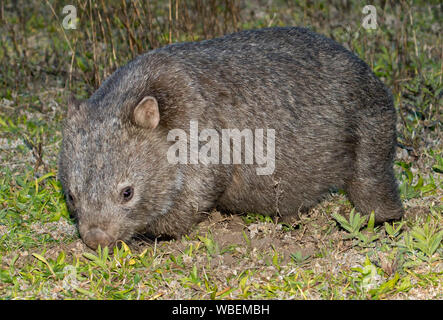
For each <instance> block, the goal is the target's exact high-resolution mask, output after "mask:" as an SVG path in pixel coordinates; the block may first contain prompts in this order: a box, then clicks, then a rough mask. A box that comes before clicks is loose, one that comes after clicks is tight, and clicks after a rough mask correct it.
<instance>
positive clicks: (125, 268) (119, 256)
mask: <svg viewBox="0 0 443 320" xmlns="http://www.w3.org/2000/svg"><path fill="white" fill-rule="evenodd" d="M73 2H74V3H73V4H74V5H75V6H76V8H77V13H78V17H79V20H78V26H77V27H78V29H76V30H64V29H62V28H61V26H60V24H61V22H62V20H63V17H64V16H63V15H62V13H61V12H62V8H63V3H62V2H59V1H45V2H40V1H24V0H22V1H4V2H2V3H1V4H0V21H1V22H0V31H1V32H0V70H1V71H0V127H1V131H0V163H1V169H0V298H1V299H91V298H93V299H170V298H174V299H442V298H443V296H442V292H443V290H442V279H443V259H442V253H443V246H442V238H443V218H442V211H443V205H442V202H443V201H442V200H443V192H442V189H443V188H442V187H443V183H442V172H443V150H442V135H441V124H442V122H441V111H440V107H441V101H442V96H443V86H442V76H443V75H442V71H443V69H442V68H443V66H442V57H443V45H442V39H441V36H440V35H441V33H442V25H441V22H440V21H441V4H440V3H439V1H399V2H389V1H377V2H375V6H376V8H377V15H378V21H377V22H378V28H377V29H376V30H365V29H363V28H362V27H361V21H362V19H363V14H362V13H361V11H362V5H361V4H360V2H358V1H315V2H314V1H277V0H275V1H272V2H269V1H258V0H256V1H252V0H251V1H233V0H224V1H222V0H211V1H207V2H206V1H205V2H203V1H199V0H195V1H189V0H187V1H185V0H183V1H174V0H171V1H150V2H142V1H133V2H131V3H130V2H128V1H117V0H115V1H107V2H106V6H105V4H104V2H103V1H96V2H95V3H96V5H92V6H91V5H90V3H91V2H90V1H87V0H78V1H73ZM148 3H149V5H148ZM277 25H278V26H283V25H303V26H308V27H310V28H312V29H313V30H315V31H317V32H320V33H323V34H325V35H327V36H329V37H332V38H334V39H335V40H337V41H338V42H340V43H342V44H343V45H345V46H346V47H348V48H350V49H351V50H352V51H354V52H355V53H356V54H357V55H359V56H360V57H361V58H362V59H363V60H365V61H366V62H367V63H368V64H369V65H370V66H371V67H372V68H373V70H374V71H375V73H376V74H377V75H378V76H379V77H380V78H381V79H382V80H383V81H384V82H385V83H386V84H387V85H388V86H389V87H390V88H391V89H392V92H393V95H394V98H395V105H396V108H397V110H398V114H399V121H398V126H397V129H398V133H399V137H398V142H399V148H398V150H397V157H396V162H395V170H396V174H397V178H398V181H399V186H400V193H401V198H402V200H403V204H404V207H405V209H406V214H405V217H404V218H403V219H402V220H401V221H399V222H396V223H393V224H387V223H386V224H384V225H381V226H374V225H373V223H372V220H371V218H370V217H362V216H361V215H360V214H359V213H358V212H355V210H353V208H352V206H351V205H350V203H349V201H348V200H347V199H346V197H345V196H344V195H343V194H341V193H336V194H332V195H331V196H330V197H329V198H328V199H327V200H326V201H325V202H323V203H322V204H320V205H319V206H317V207H316V208H313V209H312V210H311V211H310V212H309V213H308V214H306V215H304V216H302V217H301V218H300V219H299V220H297V221H295V220H294V221H293V223H292V224H288V223H280V222H278V221H275V220H273V219H271V218H269V217H264V216H261V215H257V214H252V213H249V214H246V215H244V216H242V217H238V216H229V215H223V214H221V213H219V212H212V213H211V214H210V215H209V218H208V220H207V221H205V222H203V223H201V224H200V225H198V226H196V228H195V230H194V231H193V232H192V233H191V234H189V235H187V236H185V237H183V238H182V239H179V240H173V241H156V242H142V241H138V242H135V243H132V244H131V245H130V246H128V245H126V244H123V245H122V246H121V247H120V248H114V249H113V251H112V252H109V251H108V249H107V248H104V249H98V250H97V251H95V252H94V251H91V250H89V249H87V248H86V247H85V246H84V245H83V243H82V242H81V240H80V239H79V237H78V233H77V230H76V228H75V225H74V223H73V221H71V220H70V218H69V214H68V212H67V209H66V205H65V202H64V199H63V196H62V193H61V188H60V184H59V182H58V181H57V180H56V173H57V153H58V149H59V144H60V140H61V121H62V119H63V115H64V112H65V110H66V106H65V104H66V101H67V97H68V96H69V94H70V93H71V92H72V93H74V94H75V95H76V96H78V97H80V98H87V97H88V95H89V94H90V93H91V92H93V91H94V90H95V89H96V88H97V87H98V86H99V85H100V83H101V82H102V81H103V79H105V78H106V77H107V76H108V75H109V74H111V73H112V71H113V70H115V68H117V67H118V66H120V65H123V64H124V63H126V62H128V61H129V60H130V59H132V58H133V57H135V56H136V55H137V54H139V53H140V52H143V51H145V50H149V49H152V48H156V47H159V46H162V45H165V44H167V43H170V42H176V41H191V40H201V39H205V38H212V37H215V36H218V35H221V34H224V33H228V32H232V31H235V30H240V29H251V28H260V27H266V26H277Z"/></svg>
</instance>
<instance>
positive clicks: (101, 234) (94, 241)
mask: <svg viewBox="0 0 443 320" xmlns="http://www.w3.org/2000/svg"><path fill="white" fill-rule="evenodd" d="M83 241H84V242H85V243H86V245H87V246H88V247H90V248H91V249H94V250H95V249H97V248H98V245H100V246H101V247H102V248H104V247H106V246H108V247H112V246H113V244H114V241H113V239H112V238H111V237H110V236H109V235H108V234H107V233H106V232H105V231H103V230H102V229H100V228H93V229H91V230H89V231H88V232H87V233H86V235H85V236H84V237H83Z"/></svg>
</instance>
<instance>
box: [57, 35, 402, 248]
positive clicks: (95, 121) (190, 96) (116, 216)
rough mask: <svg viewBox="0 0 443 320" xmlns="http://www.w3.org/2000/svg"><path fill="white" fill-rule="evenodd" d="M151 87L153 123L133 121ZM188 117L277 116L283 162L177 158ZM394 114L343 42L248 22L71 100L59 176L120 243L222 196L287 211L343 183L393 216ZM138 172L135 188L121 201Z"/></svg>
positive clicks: (261, 120)
mask: <svg viewBox="0 0 443 320" xmlns="http://www.w3.org/2000/svg"><path fill="white" fill-rule="evenodd" d="M144 97H154V98H155V99H156V100H157V101H158V108H159V113H160V122H159V124H158V126H157V127H155V128H152V129H151V128H144V127H141V126H139V125H137V124H136V123H135V122H134V109H135V107H136V106H137V105H138V103H139V102H140V101H141V100H142V99H143V98H144ZM190 120H197V121H198V125H199V129H200V130H202V129H204V128H211V129H215V130H217V131H218V132H221V130H222V129H226V128H238V129H240V130H242V129H245V128H249V129H252V130H254V129H256V128H263V129H267V128H269V129H275V135H276V137H275V171H274V173H273V174H271V175H262V176H260V175H257V174H256V171H255V168H256V167H255V166H252V165H246V164H239V165H222V164H218V165H216V164H211V165H203V164H177V165H173V164H169V163H168V161H167V159H166V156H167V151H168V148H169V147H170V146H171V144H172V143H173V142H168V141H167V139H166V136H167V134H168V132H169V130H171V129H183V130H185V131H186V132H188V131H189V123H190ZM395 127H396V112H395V109H394V107H393V101H392V97H391V94H390V92H389V90H388V89H387V88H386V87H385V86H384V84H383V83H382V82H381V81H380V80H379V79H378V78H377V77H376V76H375V75H374V74H373V72H372V71H371V70H370V68H369V67H368V66H367V65H366V64H365V63H364V62H363V61H362V60H360V59H359V58H357V57H356V56H355V55H354V54H353V53H351V52H350V51H348V50H346V49H345V48H343V47H342V46H341V45H339V44H338V43H336V42H334V41H333V40H331V39H328V38H326V37H324V36H321V35H318V34H316V33H314V32H312V31H309V30H308V29H305V28H298V27H285V28H266V29H261V30H254V31H242V32H238V33H234V34H231V35H227V36H224V37H222V38H217V39H212V40H206V41H201V42H191V43H177V44H171V45H168V46H166V47H163V48H160V49H156V50H152V51H150V52H147V53H145V54H143V55H141V56H139V57H137V58H136V59H135V60H133V61H131V62H130V63H128V64H127V65H125V66H123V67H121V68H119V69H118V70H117V71H115V72H114V73H113V74H112V75H111V76H110V77H109V78H108V79H107V80H106V81H105V82H104V83H103V84H102V86H101V87H100V88H99V89H98V90H97V91H96V92H95V93H94V94H93V95H92V96H91V97H90V99H88V100H87V101H84V102H81V103H72V104H71V105H70V106H69V110H68V115H67V119H66V121H65V125H64V129H63V142H62V147H61V151H60V157H59V179H60V180H61V182H62V185H63V189H64V191H65V194H67V203H68V206H69V209H70V211H71V212H73V213H74V214H75V215H76V216H77V219H78V227H79V231H80V234H81V236H82V237H83V239H84V237H85V235H86V234H87V233H88V232H89V231H90V230H92V229H97V228H98V229H100V230H102V231H104V232H105V233H106V235H107V238H106V241H105V243H104V244H109V245H111V244H112V243H115V241H116V240H118V239H121V240H125V241H127V240H129V239H130V238H131V237H133V236H134V235H136V234H145V233H148V234H151V235H153V236H159V235H168V236H172V237H178V236H180V235H183V234H185V233H186V232H188V231H189V229H190V228H191V227H192V226H193V225H194V224H195V223H197V222H199V221H201V220H202V219H203V218H204V216H205V215H204V214H203V213H205V212H208V211H210V210H211V209H213V208H215V207H216V208H218V209H220V210H222V211H225V212H233V213H244V212H255V213H261V214H266V215H280V216H281V217H282V218H283V219H286V218H288V217H291V216H294V215H297V214H298V213H299V212H303V211H306V210H308V209H309V208H311V207H312V206H314V205H315V204H316V203H318V202H319V201H321V200H322V199H323V197H324V196H325V195H327V194H328V192H329V191H330V190H331V189H333V188H335V189H343V190H345V191H346V192H347V194H348V196H349V199H350V200H351V202H352V203H353V204H354V205H355V207H356V209H357V210H358V211H360V212H362V213H364V214H369V213H370V212H371V211H373V210H374V211H375V217H376V221H377V222H383V221H387V220H390V219H398V218H400V217H401V216H402V213H403V209H402V205H401V202H400V198H399V195H398V191H397V185H396V181H395V178H394V173H393V157H394V151H395V146H396V129H395ZM265 150H266V149H265ZM126 186H131V187H132V188H133V190H134V192H133V193H134V194H133V197H132V199H131V200H130V201H127V202H123V201H122V198H121V190H122V188H125V187H126ZM102 242H103V241H102ZM102 242H100V241H99V240H97V239H95V240H91V241H89V243H87V244H88V245H89V246H91V247H96V246H97V245H98V244H99V243H100V244H103V243H102Z"/></svg>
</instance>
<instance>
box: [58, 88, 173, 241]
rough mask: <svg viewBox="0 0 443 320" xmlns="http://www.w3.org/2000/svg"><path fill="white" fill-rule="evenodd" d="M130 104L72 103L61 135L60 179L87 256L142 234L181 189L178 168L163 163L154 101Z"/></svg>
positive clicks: (163, 136)
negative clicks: (96, 250) (100, 247)
mask: <svg viewBox="0 0 443 320" xmlns="http://www.w3.org/2000/svg"><path fill="white" fill-rule="evenodd" d="M128 101H129V99H128V100H127V101H126V102H122V101H115V102H113V101H108V102H107V104H108V105H106V106H104V105H103V103H100V104H95V103H94V102H93V101H91V99H90V100H88V101H86V102H82V103H71V105H70V106H69V108H68V114H67V119H66V120H65V125H64V128H63V142H62V146H61V151H60V156H59V179H60V181H61V183H62V186H63V190H64V193H65V196H66V202H67V205H68V208H69V211H70V213H71V214H72V215H73V216H74V217H75V218H76V220H77V222H78V229H79V232H80V235H81V237H82V239H83V241H84V242H85V243H86V244H87V245H88V246H89V247H91V248H93V249H95V248H97V247H98V245H101V246H102V247H104V246H112V245H114V244H115V243H116V241H117V240H123V241H126V240H129V239H130V238H131V237H132V236H134V235H136V234H140V233H145V232H146V229H147V227H149V223H150V221H154V219H156V217H158V216H160V215H162V214H165V213H166V212H167V211H168V210H169V208H170V206H171V205H172V201H173V197H174V195H175V194H177V192H178V190H179V188H180V187H181V173H180V171H179V170H180V169H179V168H178V167H177V166H174V165H170V164H169V163H168V161H167V149H168V142H167V139H166V134H165V133H164V130H163V129H162V127H161V126H160V125H159V121H160V115H159V109H158V104H157V100H156V99H155V98H153V97H150V96H145V97H143V98H142V99H141V100H140V99H137V101H135V100H134V101H132V102H128ZM122 103H123V104H126V105H123V106H121V105H120V106H118V107H117V106H116V104H122ZM109 104H111V105H109Z"/></svg>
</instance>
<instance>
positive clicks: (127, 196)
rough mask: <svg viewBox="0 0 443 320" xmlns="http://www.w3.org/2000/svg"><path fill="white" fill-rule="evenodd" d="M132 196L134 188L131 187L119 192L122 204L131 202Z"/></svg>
mask: <svg viewBox="0 0 443 320" xmlns="http://www.w3.org/2000/svg"><path fill="white" fill-rule="evenodd" d="M133 195H134V188H133V187H126V188H123V190H122V192H121V197H122V200H123V201H124V202H127V201H129V200H131V199H132V196H133Z"/></svg>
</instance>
